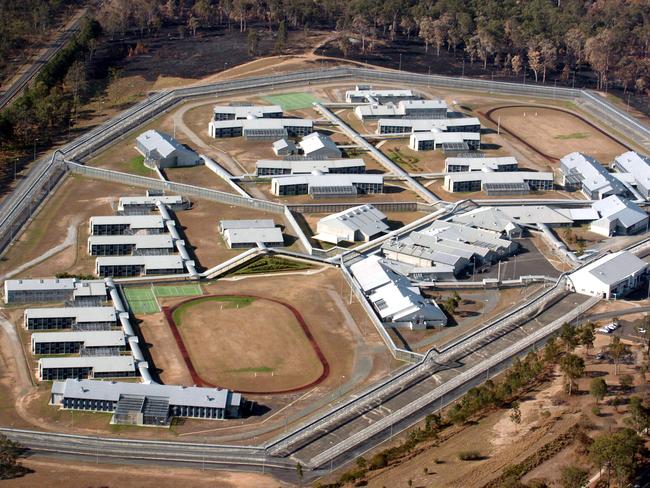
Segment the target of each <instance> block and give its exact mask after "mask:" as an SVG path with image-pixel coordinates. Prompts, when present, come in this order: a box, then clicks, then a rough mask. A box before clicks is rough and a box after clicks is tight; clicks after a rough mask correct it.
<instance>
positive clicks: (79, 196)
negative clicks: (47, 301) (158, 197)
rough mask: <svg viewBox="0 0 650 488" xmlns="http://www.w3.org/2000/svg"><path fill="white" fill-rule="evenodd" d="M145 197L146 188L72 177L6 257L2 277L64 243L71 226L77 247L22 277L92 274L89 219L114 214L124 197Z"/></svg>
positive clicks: (55, 256) (1, 264) (22, 273)
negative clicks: (88, 244) (121, 198)
mask: <svg viewBox="0 0 650 488" xmlns="http://www.w3.org/2000/svg"><path fill="white" fill-rule="evenodd" d="M143 194H144V189H142V188H135V187H129V186H125V185H120V184H115V183H110V182H106V181H101V180H92V179H89V178H84V177H81V176H76V175H69V176H68V177H67V178H66V179H65V181H64V182H63V184H62V185H61V187H60V188H59V189H58V191H57V192H56V193H55V194H54V196H53V197H52V198H51V200H50V201H49V202H47V203H46V205H45V208H44V209H43V211H42V212H39V214H38V215H37V216H36V218H35V219H34V220H33V221H32V222H31V223H30V225H29V226H28V227H27V230H26V231H25V232H24V233H23V234H22V235H21V237H20V238H19V239H18V241H17V242H16V243H15V244H14V245H13V246H12V247H11V248H10V249H9V251H8V252H7V253H6V254H5V257H4V258H3V260H2V262H0V275H2V274H4V273H6V272H8V271H10V270H12V269H14V268H16V267H17V266H19V265H20V264H22V263H25V262H27V261H30V260H31V259H35V258H37V257H39V256H41V255H42V254H44V253H45V252H47V251H48V250H49V249H51V248H52V247H54V246H56V245H57V244H60V243H61V242H62V241H64V239H65V237H66V234H67V232H68V227H69V226H70V225H74V226H76V227H77V242H76V244H75V245H73V246H71V247H68V248H66V249H65V250H63V251H61V252H59V253H57V254H55V255H54V256H52V257H50V258H48V259H46V260H45V261H42V262H40V263H38V264H37V265H35V266H33V267H32V268H29V269H27V270H24V271H23V272H21V273H19V274H18V277H21V278H30V277H43V276H53V275H54V274H56V273H60V272H63V271H67V272H68V273H84V274H92V273H93V272H94V264H95V259H94V258H93V257H92V256H89V255H88V252H87V250H86V241H87V238H88V219H89V218H90V217H91V216H93V215H112V214H113V213H114V210H113V208H114V207H115V208H116V207H117V200H118V199H119V197H120V196H131V195H143Z"/></svg>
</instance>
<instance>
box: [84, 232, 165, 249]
mask: <svg viewBox="0 0 650 488" xmlns="http://www.w3.org/2000/svg"><path fill="white" fill-rule="evenodd" d="M111 244H133V245H135V248H136V249H173V248H174V241H173V239H172V237H171V235H169V234H131V235H109V236H105V235H99V236H96V235H91V236H88V245H89V246H92V245H111Z"/></svg>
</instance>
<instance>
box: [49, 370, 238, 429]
mask: <svg viewBox="0 0 650 488" xmlns="http://www.w3.org/2000/svg"><path fill="white" fill-rule="evenodd" d="M50 403H51V404H52V405H59V406H60V407H61V408H64V409H67V410H87V411H95V412H113V419H112V422H113V423H116V424H135V425H168V424H169V422H170V420H171V419H172V418H173V417H187V418H199V419H214V420H222V419H227V418H236V417H239V416H240V413H241V408H242V407H243V404H244V399H243V398H242V396H241V394H239V393H234V392H232V391H230V390H226V389H221V388H201V387H196V386H176V385H159V384H155V383H150V384H143V383H131V382H124V381H94V380H77V379H68V380H66V381H56V382H54V384H53V385H52V394H51V401H50ZM152 407H154V408H152Z"/></svg>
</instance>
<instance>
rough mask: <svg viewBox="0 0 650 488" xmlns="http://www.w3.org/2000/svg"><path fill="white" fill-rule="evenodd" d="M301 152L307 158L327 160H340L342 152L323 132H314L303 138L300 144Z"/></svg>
mask: <svg viewBox="0 0 650 488" xmlns="http://www.w3.org/2000/svg"><path fill="white" fill-rule="evenodd" d="M298 146H299V147H300V150H301V151H302V153H303V154H304V155H305V157H307V158H312V159H327V158H333V159H336V158H340V157H341V150H340V149H339V148H338V147H337V146H336V144H335V143H334V141H333V140H332V139H330V138H329V137H328V136H326V135H325V134H322V133H321V132H312V133H311V134H309V135H308V136H305V137H303V139H302V141H300V142H299V143H298Z"/></svg>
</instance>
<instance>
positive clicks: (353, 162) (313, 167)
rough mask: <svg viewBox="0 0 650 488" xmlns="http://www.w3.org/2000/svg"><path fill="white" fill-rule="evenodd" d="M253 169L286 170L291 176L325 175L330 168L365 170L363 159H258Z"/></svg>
mask: <svg viewBox="0 0 650 488" xmlns="http://www.w3.org/2000/svg"><path fill="white" fill-rule="evenodd" d="M255 167H256V168H257V169H259V168H272V169H288V170H290V171H291V173H292V174H308V173H312V172H313V171H322V172H323V173H327V172H329V170H330V169H331V168H357V167H363V168H364V170H365V167H366V163H365V162H364V161H363V159H291V160H286V159H280V160H278V159H260V160H259V161H257V162H256V163H255Z"/></svg>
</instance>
